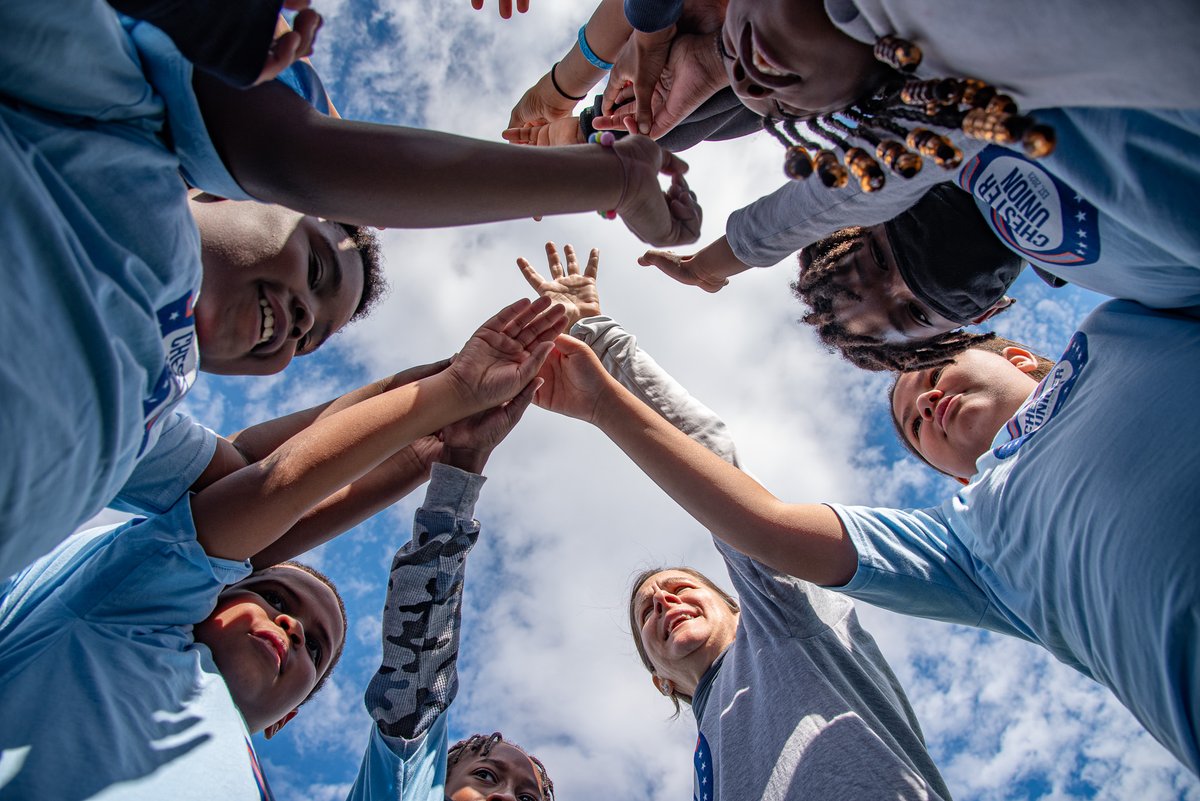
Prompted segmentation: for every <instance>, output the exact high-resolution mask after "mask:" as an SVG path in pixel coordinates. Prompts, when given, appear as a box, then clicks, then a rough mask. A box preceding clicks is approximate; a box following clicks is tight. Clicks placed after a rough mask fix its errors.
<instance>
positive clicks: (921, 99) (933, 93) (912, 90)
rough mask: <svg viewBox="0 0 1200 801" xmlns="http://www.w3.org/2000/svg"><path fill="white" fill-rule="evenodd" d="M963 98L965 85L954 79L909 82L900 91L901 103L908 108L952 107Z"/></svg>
mask: <svg viewBox="0 0 1200 801" xmlns="http://www.w3.org/2000/svg"><path fill="white" fill-rule="evenodd" d="M962 96H963V83H962V81H958V80H955V79H954V78H934V79H933V80H931V81H909V82H908V83H906V84H904V86H903V88H901V89H900V101H901V102H902V103H904V104H905V105H908V106H930V105H932V106H952V105H957V104H958V103H959V101H961V100H962Z"/></svg>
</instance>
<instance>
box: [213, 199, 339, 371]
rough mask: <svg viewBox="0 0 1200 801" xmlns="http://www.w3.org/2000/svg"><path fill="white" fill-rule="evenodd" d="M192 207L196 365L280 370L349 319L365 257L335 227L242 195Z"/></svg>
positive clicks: (238, 369) (251, 369) (308, 351)
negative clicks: (199, 282) (199, 269)
mask: <svg viewBox="0 0 1200 801" xmlns="http://www.w3.org/2000/svg"><path fill="white" fill-rule="evenodd" d="M191 208H192V214H193V216H194V217H195V218H196V223H197V224H198V226H199V228H200V241H201V255H202V258H203V262H204V283H203V289H202V291H201V293H200V297H199V299H198V300H197V301H196V306H195V312H196V336H197V338H198V339H199V342H200V367H201V369H203V370H205V371H207V372H210V373H222V374H225V375H270V374H272V373H278V372H279V371H280V370H282V369H283V368H285V367H287V365H288V363H289V362H290V361H291V360H292V357H293V356H296V355H302V354H305V353H311V352H312V351H314V350H316V349H317V348H318V347H320V346H321V344H322V343H323V342H324V341H325V339H326V338H327V337H328V336H329V335H330V334H333V333H335V332H336V331H337V330H338V329H340V328H341V327H342V326H344V325H345V324H346V323H347V322H349V320H350V317H351V316H352V315H353V314H354V310H355V309H356V308H357V307H358V301H359V299H360V298H361V297H362V291H363V264H362V258H361V257H360V256H359V253H358V251H357V250H356V249H355V247H354V243H353V240H351V239H350V238H349V237H348V236H347V235H346V232H345V231H344V230H343V229H342V227H341V226H339V225H337V224H336V223H331V222H329V221H327V220H320V219H318V218H316V217H310V216H306V215H303V214H299V213H297V212H294V211H291V210H289V209H284V208H282V207H280V206H269V205H265V204H262V203H254V202H249V201H247V202H235V201H231V200H224V201H218V202H212V203H205V202H199V201H197V200H193V201H192V204H191ZM264 302H265V303H264Z"/></svg>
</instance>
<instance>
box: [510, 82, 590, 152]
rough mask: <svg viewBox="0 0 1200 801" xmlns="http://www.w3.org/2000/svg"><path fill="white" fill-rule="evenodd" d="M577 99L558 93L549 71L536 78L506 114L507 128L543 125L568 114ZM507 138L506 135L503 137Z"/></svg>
mask: <svg viewBox="0 0 1200 801" xmlns="http://www.w3.org/2000/svg"><path fill="white" fill-rule="evenodd" d="M577 105H579V101H578V100H570V99H568V98H565V97H563V96H562V95H561V94H559V92H558V90H557V89H555V88H554V81H553V79H552V78H551V75H550V73H549V72H547V73H546V74H545V75H543V76H542V77H541V78H538V82H537V83H535V84H534V85H533V86H531V87H529V88H528V89H526V90H525V94H523V95H521V99H520V100H518V101H517V104H516V105H515V106H513V108H512V111H510V112H509V114H508V127H509V128H522V127H525V126H533V125H545V124H546V123H548V122H553V121H554V120H558V119H562V118H563V117H566V116H568V115H570V113H571V112H572V111H574V110H575V107H576V106H577ZM504 138H505V139H507V138H508V137H507V136H506V137H504Z"/></svg>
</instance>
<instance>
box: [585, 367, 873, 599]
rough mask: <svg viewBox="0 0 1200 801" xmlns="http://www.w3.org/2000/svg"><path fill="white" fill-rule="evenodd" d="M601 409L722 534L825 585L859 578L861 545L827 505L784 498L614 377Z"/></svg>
mask: <svg viewBox="0 0 1200 801" xmlns="http://www.w3.org/2000/svg"><path fill="white" fill-rule="evenodd" d="M597 408H598V409H599V412H598V417H597V419H596V420H595V421H594V422H595V424H596V425H597V427H599V428H600V430H602V431H603V432H604V433H605V434H606V435H607V436H608V437H609V438H610V439H611V440H612V441H613V442H614V443H616V445H617V446H618V447H619V448H621V450H622V451H624V452H625V454H626V455H628V456H629V458H631V459H632V460H633V461H634V462H635V463H636V464H637V465H638V466H639V467H640V468H641V469H642V471H643V472H645V473H646V475H647V476H649V477H650V478H651V479H652V480H653V481H654V483H656V484H658V486H659V487H661V488H662V489H663V491H665V492H666V493H667V494H668V495H669V496H671V498H672V499H674V500H675V502H676V503H678V504H679V505H680V506H681V507H683V509H685V510H686V511H687V512H688V513H689V514H691V515H692V517H694V518H695V519H696V520H697V521H698V522H699V523H700V524H701V525H702V526H704V527H705V528H707V529H708V530H709V531H711V532H712V533H713V535H714V536H716V537H717V538H719V539H721V540H723V541H724V542H726V543H728V544H729V545H731V546H732V547H734V548H736V549H737V550H738V551H740V552H742V553H744V554H746V555H747V556H749V557H751V558H753V559H756V560H758V561H759V562H762V563H763V564H765V565H768V566H770V567H773V568H775V569H776V570H779V571H780V572H783V573H788V574H790V575H793V576H796V577H797V578H801V579H804V580H806V581H811V582H814V583H817V584H826V585H838V584H843V583H845V582H846V581H848V580H849V579H850V577H851V576H853V575H854V570H855V567H856V564H857V559H856V555H855V551H854V546H853V545H852V544H851V543H850V540H849V538H848V537H847V535H846V533H845V531H844V530H843V528H842V526H841V523H840V522H839V520H838V517H837V515H836V514H834V512H833V511H832V510H831V509H829V508H828V507H827V506H822V505H817V504H803V505H801V504H787V503H784V502H782V501H780V500H779V499H778V498H776V497H775V496H774V495H772V494H771V493H770V492H768V491H767V490H766V489H764V488H763V487H762V486H761V485H760V484H759V483H758V482H756V481H755V480H754V479H752V478H750V477H749V476H747V475H746V474H745V473H743V472H742V471H741V470H739V469H738V468H736V467H734V466H733V465H731V464H729V463H728V462H726V461H724V460H723V459H721V458H720V457H719V456H717V455H715V454H713V453H711V452H710V451H709V450H708V449H706V448H705V447H704V446H703V445H701V444H699V443H698V442H695V441H694V440H692V439H689V438H688V437H687V436H686V435H685V434H683V433H681V432H680V431H679V430H677V429H676V428H675V427H674V426H673V425H671V424H670V423H669V422H668V421H667V420H665V419H664V418H663V417H661V416H660V415H659V414H657V413H656V412H655V411H654V410H652V409H650V408H649V407H648V406H646V405H645V404H644V403H642V402H641V401H639V400H638V399H637V398H636V397H634V396H633V395H632V394H631V393H630V392H629V391H628V390H626V389H625V388H624V387H621V386H620V384H618V383H617V382H616V381H615V380H614V379H611V378H610V379H609V380H608V382H607V390H606V391H605V392H604V395H603V397H602V398H601V401H600V403H599V404H598V405H597Z"/></svg>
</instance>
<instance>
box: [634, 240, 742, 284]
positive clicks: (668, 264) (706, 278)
mask: <svg viewBox="0 0 1200 801" xmlns="http://www.w3.org/2000/svg"><path fill="white" fill-rule="evenodd" d="M638 264H640V265H642V266H643V267H657V268H658V269H659V270H661V271H662V272H664V273H666V274H667V275H669V276H671V277H672V278H674V279H675V280H676V281H678V282H679V283H681V284H688V285H690V286H698V287H700V288H701V289H703V290H704V291H705V292H720V291H721V287H723V286H726V285H727V284H728V283H729V279H728V278H723V277H720V276H714V275H709V274H708V273H706V272H704V270H703V269H702V268H700V265H699V264H698V263H697V260H696V257H695V256H694V255H693V256H680V255H679V254H678V253H672V252H671V251H669V250H647V251H646V252H645V253H644V254H643V255H642V257H641V258H639V259H638Z"/></svg>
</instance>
